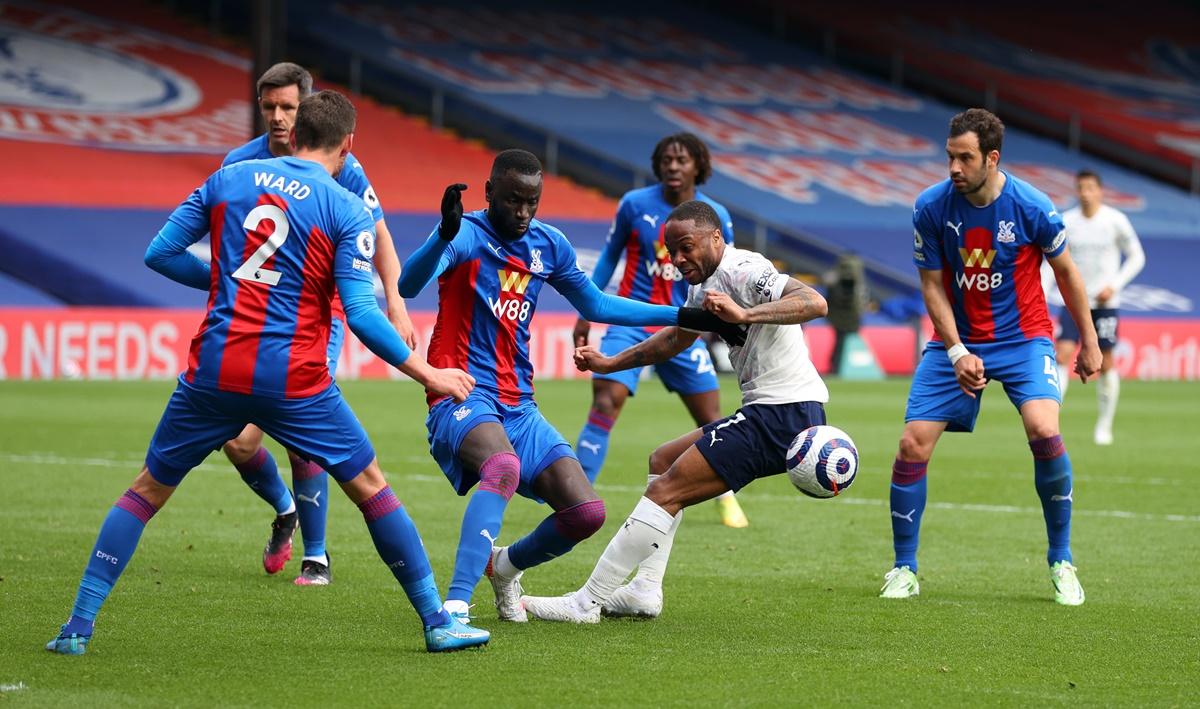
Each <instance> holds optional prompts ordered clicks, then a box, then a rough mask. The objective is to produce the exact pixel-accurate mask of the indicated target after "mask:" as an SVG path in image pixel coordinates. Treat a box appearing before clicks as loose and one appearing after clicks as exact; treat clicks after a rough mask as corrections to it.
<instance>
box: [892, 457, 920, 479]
mask: <svg viewBox="0 0 1200 709" xmlns="http://www.w3.org/2000/svg"><path fill="white" fill-rule="evenodd" d="M928 468H929V461H927V460H925V461H919V462H909V461H907V460H900V459H899V458H897V459H896V460H895V461H894V462H893V463H892V484H893V485H912V484H913V483H915V482H920V480H921V478H923V477H925V471H926V469H928Z"/></svg>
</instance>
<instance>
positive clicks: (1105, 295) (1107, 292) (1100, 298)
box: [1096, 286, 1113, 306]
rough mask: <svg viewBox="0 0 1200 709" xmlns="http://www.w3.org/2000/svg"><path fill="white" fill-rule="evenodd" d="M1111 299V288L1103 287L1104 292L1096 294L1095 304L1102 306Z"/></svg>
mask: <svg viewBox="0 0 1200 709" xmlns="http://www.w3.org/2000/svg"><path fill="white" fill-rule="evenodd" d="M1112 297H1113V289H1112V286H1104V290H1102V291H1100V292H1099V293H1097V294H1096V304H1097V305H1101V306H1102V305H1104V304H1105V303H1107V302H1108V301H1109V300H1110V299H1111V298H1112Z"/></svg>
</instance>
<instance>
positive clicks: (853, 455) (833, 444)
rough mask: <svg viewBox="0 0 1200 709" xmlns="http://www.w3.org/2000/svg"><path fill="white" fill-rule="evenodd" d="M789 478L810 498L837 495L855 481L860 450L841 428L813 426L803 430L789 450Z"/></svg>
mask: <svg viewBox="0 0 1200 709" xmlns="http://www.w3.org/2000/svg"><path fill="white" fill-rule="evenodd" d="M787 471H788V478H789V479H791V481H792V484H793V485H795V486H796V489H797V490H799V491H800V492H802V493H804V494H805V495H808V496H809V497H819V498H826V497H835V496H837V495H840V494H841V493H843V492H845V490H846V488H848V487H850V485H852V484H853V483H854V476H855V475H857V474H858V449H857V448H855V447H854V441H852V440H850V436H847V435H846V432H845V431H843V430H842V429H840V428H835V427H833V426H813V427H812V428H807V429H805V430H803V431H801V432H800V435H798V436H796V437H795V438H794V439H793V440H792V445H790V446H788V451H787Z"/></svg>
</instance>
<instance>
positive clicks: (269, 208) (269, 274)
mask: <svg viewBox="0 0 1200 709" xmlns="http://www.w3.org/2000/svg"><path fill="white" fill-rule="evenodd" d="M268 219H269V220H271V221H272V222H274V224H275V231H273V232H272V233H271V235H270V236H269V237H267V240H266V241H264V242H263V245H262V246H260V247H258V249H257V250H255V252H254V253H253V254H251V255H250V258H248V259H246V262H245V263H243V264H242V265H241V266H238V269H237V270H236V271H234V272H233V277H234V278H237V279H239V280H243V281H252V282H254V283H266V284H267V285H269V286H274V285H278V284H279V276H280V275H281V274H280V273H279V271H272V270H271V269H269V268H263V267H262V265H263V264H264V263H266V262H267V259H269V258H271V256H273V255H274V254H275V252H276V251H278V250H279V247H280V246H283V242H285V241H287V238H288V230H289V228H290V227H288V221H287V215H285V214H284V213H283V210H282V209H280V208H279V207H276V206H275V205H273V204H260V205H258V206H257V207H255V208H254V209H251V210H250V213H249V214H247V215H246V219H245V221H243V222H242V228H243V229H247V230H250V231H258V228H259V227H260V226H261V225H262V223H263V222H264V221H267V220H268Z"/></svg>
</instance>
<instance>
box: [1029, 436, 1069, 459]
mask: <svg viewBox="0 0 1200 709" xmlns="http://www.w3.org/2000/svg"><path fill="white" fill-rule="evenodd" d="M1029 450H1031V451H1033V457H1034V458H1035V459H1037V460H1050V459H1051V458H1057V457H1058V456H1060V455H1063V454H1065V453H1066V452H1067V447H1066V446H1064V445H1063V440H1062V436H1061V435H1059V436H1050V437H1049V438H1039V439H1037V440H1036V441H1030V442H1029Z"/></svg>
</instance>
